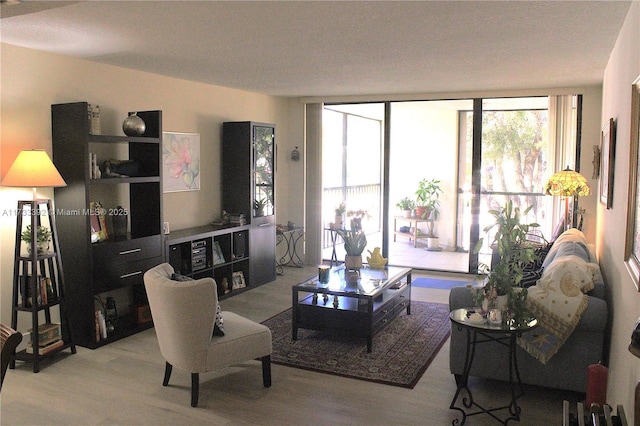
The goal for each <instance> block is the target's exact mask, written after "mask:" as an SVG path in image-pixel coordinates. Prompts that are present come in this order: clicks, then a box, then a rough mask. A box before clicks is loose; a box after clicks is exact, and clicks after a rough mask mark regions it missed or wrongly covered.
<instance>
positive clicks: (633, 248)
mask: <svg viewBox="0 0 640 426" xmlns="http://www.w3.org/2000/svg"><path fill="white" fill-rule="evenodd" d="M639 163H640V76H639V77H638V78H637V79H636V81H635V82H634V83H633V85H632V92H631V140H630V145H629V197H628V200H629V202H628V205H627V235H626V244H625V263H626V266H627V271H629V273H630V274H631V279H632V280H633V283H634V284H635V286H636V290H637V291H640V177H639V176H638V172H640V168H639V167H640V165H639Z"/></svg>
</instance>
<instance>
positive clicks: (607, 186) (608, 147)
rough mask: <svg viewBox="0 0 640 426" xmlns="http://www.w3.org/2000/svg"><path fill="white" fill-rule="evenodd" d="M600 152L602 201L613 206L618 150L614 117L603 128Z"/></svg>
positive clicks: (608, 206)
mask: <svg viewBox="0 0 640 426" xmlns="http://www.w3.org/2000/svg"><path fill="white" fill-rule="evenodd" d="M600 152H601V153H602V161H601V170H600V202H601V203H602V204H604V205H606V206H607V209H610V208H611V207H613V178H614V166H615V152H616V122H615V120H614V119H613V118H610V119H609V121H607V124H606V125H605V126H604V127H603V128H602V133H601V139H600Z"/></svg>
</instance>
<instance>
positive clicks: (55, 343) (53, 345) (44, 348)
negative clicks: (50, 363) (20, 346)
mask: <svg viewBox="0 0 640 426" xmlns="http://www.w3.org/2000/svg"><path fill="white" fill-rule="evenodd" d="M62 345H64V341H63V340H62V339H58V340H55V341H53V342H51V343H49V344H48V345H46V346H39V347H38V355H44V354H47V353H49V352H51V351H52V350H54V349H58V348H59V347H61V346H62ZM25 352H26V353H28V354H33V345H31V342H29V343H28V344H27V348H26V349H25Z"/></svg>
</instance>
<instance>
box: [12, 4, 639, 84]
mask: <svg viewBox="0 0 640 426" xmlns="http://www.w3.org/2000/svg"><path fill="white" fill-rule="evenodd" d="M11 3H14V4H11ZM629 6H630V2H629V1H373V2H365V1H337V2H332V1H256V2H245V1H227V2H223V1H89V2H60V1H56V2H51V1H40V2H39V1H29V2H22V3H21V2H16V1H9V2H6V3H3V4H2V10H1V14H2V20H1V21H0V26H1V28H0V40H1V41H2V42H3V43H9V44H14V45H18V46H23V47H28V48H33V49H38V50H44V51H49V52H55V53H60V54H63V55H69V56H76V57H79V58H84V59H87V60H90V61H96V62H102V63H105V64H112V65H117V66H121V67H125V68H132V69H137V70H143V71H148V72H152V73H156V74H161V75H166V76H172V77H177V78H181V79H186V80H193V81H200V82H204V83H209V84H215V85H220V86H226V87H233V88H238V89H244V90H249V91H254V92H260V93H266V94H271V95H279V96H332V95H382V94H410V93H443V92H461V91H478V90H512V89H513V90H515V89H536V88H553V87H568V86H582V85H592V84H600V83H601V82H602V78H603V72H604V68H605V66H606V64H607V60H608V58H609V54H610V52H611V50H612V48H613V46H614V43H615V40H616V37H617V35H618V33H619V31H620V28H621V26H622V23H623V21H624V18H625V16H626V14H627V11H628V9H629Z"/></svg>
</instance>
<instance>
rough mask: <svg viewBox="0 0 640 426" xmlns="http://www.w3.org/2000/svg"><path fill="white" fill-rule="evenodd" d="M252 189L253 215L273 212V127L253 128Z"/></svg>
mask: <svg viewBox="0 0 640 426" xmlns="http://www.w3.org/2000/svg"><path fill="white" fill-rule="evenodd" d="M253 150H254V153H253V155H254V157H253V158H254V161H255V164H254V167H255V169H254V190H253V217H261V216H271V215H273V214H274V210H275V206H274V200H275V198H274V181H273V174H274V151H275V150H274V128H273V127H267V126H255V127H254V128H253Z"/></svg>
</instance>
